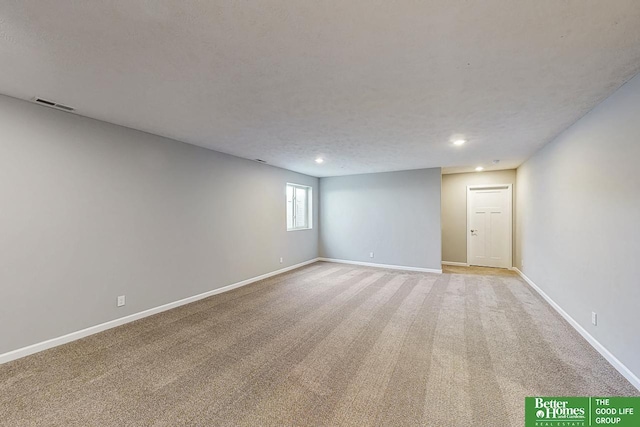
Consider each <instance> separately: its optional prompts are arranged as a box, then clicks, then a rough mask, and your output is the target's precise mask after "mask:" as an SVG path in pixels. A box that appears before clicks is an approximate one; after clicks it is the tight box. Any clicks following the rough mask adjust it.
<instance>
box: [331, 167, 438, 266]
mask: <svg viewBox="0 0 640 427" xmlns="http://www.w3.org/2000/svg"><path fill="white" fill-rule="evenodd" d="M440 176H441V175H440V168H435V169H420V170H411V171H403V172H387V173H374V174H365V175H351V176H342V177H331V178H321V180H320V206H321V208H320V223H321V228H320V256H322V257H326V258H334V259H342V260H349V261H359V262H372V263H377V264H390V265H398V266H408V267H418V268H430V269H436V270H440V268H441V266H440V261H441V257H440V256H441V240H440V239H441V231H440V186H441V185H440V184H441V182H440ZM370 252H374V258H370V257H369V253H370Z"/></svg>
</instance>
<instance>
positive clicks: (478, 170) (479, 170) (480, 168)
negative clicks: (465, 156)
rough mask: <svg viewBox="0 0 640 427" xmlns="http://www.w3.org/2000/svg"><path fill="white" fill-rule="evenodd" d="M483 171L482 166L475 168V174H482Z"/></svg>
mask: <svg viewBox="0 0 640 427" xmlns="http://www.w3.org/2000/svg"><path fill="white" fill-rule="evenodd" d="M483 170H484V168H483V167H482V166H478V167H477V168H476V172H482V171H483Z"/></svg>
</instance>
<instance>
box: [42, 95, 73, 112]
mask: <svg viewBox="0 0 640 427" xmlns="http://www.w3.org/2000/svg"><path fill="white" fill-rule="evenodd" d="M34 101H35V102H37V103H38V104H42V105H46V106H47V107H53V108H58V109H60V110H64V111H75V110H76V109H75V108H73V107H69V106H68V105H64V104H58V103H57V102H53V101H49V100H47V99H44V98H34Z"/></svg>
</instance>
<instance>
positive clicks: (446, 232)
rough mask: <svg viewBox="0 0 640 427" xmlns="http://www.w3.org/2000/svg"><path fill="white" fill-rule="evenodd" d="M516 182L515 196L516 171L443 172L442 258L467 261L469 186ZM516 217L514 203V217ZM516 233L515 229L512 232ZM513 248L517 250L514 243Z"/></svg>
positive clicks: (514, 193)
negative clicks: (444, 173)
mask: <svg viewBox="0 0 640 427" xmlns="http://www.w3.org/2000/svg"><path fill="white" fill-rule="evenodd" d="M491 184H513V189H512V191H513V201H514V205H515V199H516V189H515V186H516V171H515V169H509V170H503V171H486V172H471V173H455V174H450V175H442V260H443V261H449V262H461V263H466V262H467V236H468V233H467V186H468V185H491ZM515 217H516V212H515V206H514V210H513V218H515ZM513 236H514V237H515V233H514V234H513ZM513 247H514V252H515V245H514V246H513Z"/></svg>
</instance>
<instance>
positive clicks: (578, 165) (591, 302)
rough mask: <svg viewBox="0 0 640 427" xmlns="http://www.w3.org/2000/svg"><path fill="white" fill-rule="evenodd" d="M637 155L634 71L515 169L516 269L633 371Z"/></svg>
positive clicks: (639, 198) (638, 355)
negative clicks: (593, 319)
mask: <svg viewBox="0 0 640 427" xmlns="http://www.w3.org/2000/svg"><path fill="white" fill-rule="evenodd" d="M639 162H640V76H636V77H635V78H633V79H632V80H631V81H629V82H628V83H627V84H626V85H624V86H623V87H622V88H620V89H619V90H618V91H617V92H616V93H614V94H613V95H612V96H611V97H609V98H608V99H607V100H605V101H604V102H602V103H601V104H600V105H599V106H598V107H596V108H595V109H594V110H593V111H591V112H590V113H589V114H587V115H586V116H584V117H583V118H582V119H581V120H579V121H578V122H577V123H575V124H574V125H573V126H571V127H570V128H569V129H568V130H566V131H565V132H564V133H563V134H562V135H560V136H559V137H558V138H556V140H555V141H553V142H552V143H550V144H548V145H547V146H545V147H544V148H543V149H541V150H540V151H539V152H537V153H536V154H535V155H534V156H533V157H532V158H531V159H529V160H528V161H527V162H525V163H524V164H523V165H522V166H521V167H520V168H518V173H517V183H518V192H517V208H518V216H517V224H516V231H517V235H516V243H517V245H516V267H518V268H520V269H521V270H522V271H523V272H524V273H525V274H526V275H527V276H528V277H529V278H530V279H531V280H532V281H533V282H534V283H536V284H537V285H538V286H539V287H540V288H542V290H543V291H544V292H545V293H546V294H548V295H549V296H550V297H551V298H552V299H553V300H554V301H555V302H556V303H558V304H559V305H560V306H561V307H562V308H563V309H564V310H565V311H566V312H567V313H568V314H569V315H570V316H571V317H573V319H575V320H576V321H577V322H578V323H579V324H580V325H581V326H582V327H583V328H584V329H586V330H587V332H588V333H589V334H591V335H592V336H593V337H594V338H596V339H597V340H598V341H599V342H600V343H601V344H603V345H604V346H605V347H606V348H607V349H608V350H609V351H610V352H611V353H613V355H614V356H615V357H617V358H618V359H619V360H620V361H621V362H622V363H623V364H625V365H626V366H627V367H628V368H629V369H630V370H631V371H632V372H633V373H635V375H636V376H638V377H640V263H639V262H638V257H639V256H640V226H639V221H640V163H639ZM592 311H595V312H597V313H598V326H593V325H592V324H591V312H592Z"/></svg>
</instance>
